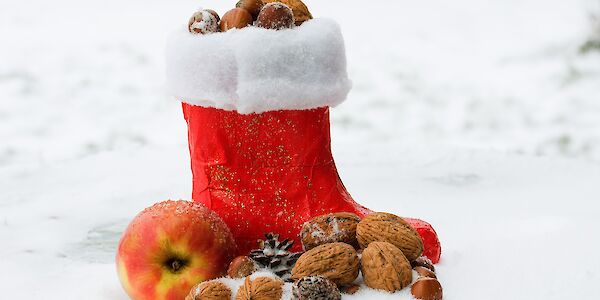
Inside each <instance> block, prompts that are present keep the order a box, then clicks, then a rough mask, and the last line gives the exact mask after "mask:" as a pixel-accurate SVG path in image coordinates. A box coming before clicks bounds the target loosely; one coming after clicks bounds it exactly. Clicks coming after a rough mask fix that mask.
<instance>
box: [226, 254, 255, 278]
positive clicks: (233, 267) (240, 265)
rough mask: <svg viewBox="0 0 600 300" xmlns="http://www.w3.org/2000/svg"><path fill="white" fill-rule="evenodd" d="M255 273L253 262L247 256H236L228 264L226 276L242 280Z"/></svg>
mask: <svg viewBox="0 0 600 300" xmlns="http://www.w3.org/2000/svg"><path fill="white" fill-rule="evenodd" d="M254 271H256V265H255V264H254V261H253V260H252V259H250V258H249V257H248V256H238V257H236V258H234V259H233V260H232V261H231V263H230V264H229V268H228V269H227V275H229V277H231V278H244V277H246V276H248V275H250V274H252V273H254Z"/></svg>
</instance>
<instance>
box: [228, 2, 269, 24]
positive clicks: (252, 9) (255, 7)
mask: <svg viewBox="0 0 600 300" xmlns="http://www.w3.org/2000/svg"><path fill="white" fill-rule="evenodd" d="M264 5H265V4H264V3H263V2H262V1H261V0H240V1H238V3H237V4H236V5H235V7H239V8H243V9H245V10H247V11H248V12H249V13H250V14H251V15H252V19H253V20H256V18H257V17H258V14H259V13H260V10H261V9H262V8H263V6H264Z"/></svg>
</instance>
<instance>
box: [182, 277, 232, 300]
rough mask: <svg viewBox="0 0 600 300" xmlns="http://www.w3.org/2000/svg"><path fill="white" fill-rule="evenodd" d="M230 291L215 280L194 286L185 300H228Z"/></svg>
mask: <svg viewBox="0 0 600 300" xmlns="http://www.w3.org/2000/svg"><path fill="white" fill-rule="evenodd" d="M229 299H231V290H230V289H229V287H227V286H226V285H225V284H224V283H222V282H220V281H216V280H211V281H204V282H201V283H199V284H197V285H196V286H194V287H193V288H192V289H191V290H190V293H189V294H188V295H187V297H185V300H229Z"/></svg>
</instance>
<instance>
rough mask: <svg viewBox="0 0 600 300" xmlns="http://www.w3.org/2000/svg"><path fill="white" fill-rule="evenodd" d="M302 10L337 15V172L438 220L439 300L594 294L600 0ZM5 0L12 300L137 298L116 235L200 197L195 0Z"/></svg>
mask: <svg viewBox="0 0 600 300" xmlns="http://www.w3.org/2000/svg"><path fill="white" fill-rule="evenodd" d="M233 2H235V1H232V2H231V3H228V1H215V0H206V1H204V2H203V3H202V6H204V7H206V8H209V7H210V8H214V9H216V10H218V11H219V12H221V14H222V13H223V12H225V11H226V10H227V9H229V8H230V7H232V6H233V5H234V3H233ZM306 2H307V5H308V6H309V7H310V9H311V11H312V12H313V15H315V16H318V17H328V18H331V19H333V20H335V21H336V22H338V23H339V24H340V28H341V30H342V33H343V36H344V39H345V43H346V51H347V59H348V65H347V66H348V74H349V77H350V78H351V79H352V80H353V83H354V87H353V89H352V91H351V92H350V94H349V95H348V100H347V101H346V102H344V103H343V104H342V105H339V106H338V107H337V108H335V109H333V110H332V121H333V127H332V138H333V143H334V144H333V151H334V157H335V158H336V161H337V164H338V168H339V170H340V175H341V178H342V179H343V182H344V184H345V186H346V187H347V188H348V190H349V191H350V193H351V194H352V195H353V196H354V198H355V199H356V200H357V201H359V202H361V203H363V204H365V205H367V206H369V207H370V208H373V209H376V210H382V211H390V212H393V213H396V214H398V215H401V216H412V217H420V218H423V219H425V220H427V221H429V222H431V223H432V224H433V225H434V226H435V228H436V230H437V231H438V233H439V235H440V238H441V241H442V246H443V254H442V260H441V262H440V263H439V264H438V265H436V270H437V274H438V277H439V279H440V281H441V283H442V285H443V287H444V296H445V297H444V299H447V300H451V299H461V300H462V299H481V298H482V297H484V298H485V299H491V300H494V299H548V300H553V299H557V300H558V299H595V298H597V288H596V287H597V286H598V284H599V283H600V279H599V278H600V273H599V270H600V259H599V258H598V255H597V253H598V252H600V238H598V235H597V230H598V228H600V220H599V219H598V217H597V216H598V215H599V214H600V204H598V198H599V196H600V184H598V183H599V182H600V164H599V161H600V138H599V136H598V132H600V106H599V105H600V102H599V101H598V99H599V95H600V52H589V53H587V54H581V53H580V52H579V47H580V46H581V45H582V44H583V43H585V41H586V40H587V39H588V38H589V37H590V36H591V35H592V32H591V30H592V27H591V24H590V23H591V22H588V20H589V19H588V14H591V13H593V11H591V10H590V9H591V8H590V7H591V6H592V7H593V9H596V11H600V10H598V8H597V7H598V6H597V5H596V6H593V5H590V3H591V0H590V1H583V0H544V1H542V0H519V1H517V0H507V1H494V2H490V1H475V0H456V1H452V2H448V1H435V0H428V1H421V2H414V1H413V2H409V1H392V0H374V1H369V2H368V3H366V2H358V1H347V0H346V1H344V0H329V1H316V0H308V1H306ZM596 2H597V1H596ZM3 4H5V5H3V7H2V9H1V10H0V41H1V42H0V43H1V47H0V240H1V241H3V245H2V247H0V267H1V268H2V270H3V271H2V272H1V273H0V289H1V290H2V295H3V298H10V299H25V298H41V297H43V298H44V299H91V300H94V299H111V300H119V299H127V297H126V295H125V294H124V292H123V291H122V289H121V287H120V285H119V282H118V279H117V276H116V271H115V267H114V250H115V248H116V244H117V242H118V239H119V236H120V233H121V232H122V231H123V230H124V228H125V227H126V226H127V223H128V222H129V220H131V219H132V218H133V217H134V216H135V215H136V214H137V213H138V212H139V211H141V210H142V209H143V208H145V207H148V206H150V205H152V204H153V203H155V202H158V201H161V200H164V199H169V198H171V199H179V198H184V199H185V198H189V196H190V192H191V174H190V170H189V161H188V159H189V157H188V152H187V151H188V150H187V142H186V129H185V122H184V121H183V118H182V116H181V108H180V107H179V105H178V104H177V103H176V102H175V101H172V99H170V97H169V96H168V93H167V92H166V90H165V86H164V82H165V77H164V73H165V65H164V56H165V51H164V46H165V41H166V40H167V36H168V34H169V32H170V29H171V28H173V26H176V23H178V24H185V22H186V21H187V20H188V18H189V16H190V15H191V14H192V13H193V12H194V10H195V9H196V7H197V6H198V3H197V1H191V0H184V1H178V2H176V3H167V2H159V1H140V0H131V1H116V0H107V1H102V2H87V1H73V0H57V1H52V2H48V1H40V0H31V1H27V2H23V1H16V0H7V1H4V2H3ZM365 6H368V9H365ZM33 7H35V10H33V9H32V8H33ZM359 18H360V19H359ZM40 24H44V25H43V26H40ZM390 297H391V296H390V295H389V294H385V293H379V292H376V291H372V290H369V289H367V288H364V287H363V288H361V291H360V292H359V294H357V295H355V296H347V297H345V299H365V298H369V299H389V298H390ZM394 298H397V299H410V297H409V296H408V295H407V290H404V291H403V292H402V293H401V294H400V295H397V297H396V295H395V296H394Z"/></svg>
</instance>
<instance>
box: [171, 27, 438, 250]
mask: <svg viewBox="0 0 600 300" xmlns="http://www.w3.org/2000/svg"><path fill="white" fill-rule="evenodd" d="M219 35H221V36H219ZM172 44H174V45H173V47H169V49H168V52H169V64H168V69H167V72H168V74H167V75H168V76H167V78H168V81H169V86H170V88H171V90H172V91H173V93H174V94H175V95H176V96H177V97H178V98H180V99H182V100H183V101H184V104H183V112H184V116H185V119H186V121H187V124H188V137H189V147H190V155H191V166H192V173H193V192H192V194H193V195H192V197H193V199H194V201H197V202H201V203H203V204H204V205H206V206H207V207H209V208H211V209H213V210H214V211H215V212H217V213H218V214H219V215H220V216H221V217H222V218H223V220H224V221H225V222H226V223H227V224H228V225H229V227H230V229H231V231H232V233H233V235H234V237H235V238H236V241H237V243H238V247H239V250H240V252H239V253H240V254H244V255H246V254H248V252H249V250H251V249H253V248H256V245H257V244H256V241H257V240H258V239H261V238H262V237H263V235H264V233H267V232H274V233H278V234H281V236H282V237H285V238H290V239H293V240H294V241H295V246H294V247H295V250H299V249H300V247H301V243H300V241H299V237H298V234H299V231H300V228H301V227H302V224H303V223H304V222H306V221H308V220H310V219H311V218H313V217H316V216H319V215H323V214H326V213H330V212H342V211H343V212H352V213H355V214H357V215H359V216H360V217H362V216H364V215H365V214H368V213H369V210H368V209H366V208H364V207H363V206H361V205H359V204H357V203H356V202H354V200H353V199H352V197H351V196H350V194H349V193H348V192H347V191H346V188H345V187H344V185H343V183H342V182H341V180H340V178H339V176H338V173H337V170H336V167H335V163H334V160H333V158H332V155H331V147H330V131H329V126H330V125H329V106H333V105H336V104H338V103H340V102H342V101H343V100H344V99H345V97H346V95H347V93H348V91H349V90H350V86H351V84H350V81H349V80H348V78H347V74H346V61H345V50H344V44H343V39H342V37H341V33H340V30H339V28H338V26H337V24H335V23H334V22H332V21H328V20H313V21H311V22H308V23H305V24H304V25H302V26H300V27H297V28H295V29H293V30H285V31H272V30H239V31H234V32H226V33H220V34H214V35H212V36H211V37H210V38H206V37H204V36H191V35H188V34H185V33H181V34H179V35H176V36H175V37H174V38H173V40H172ZM256 45H269V47H268V49H269V50H268V51H266V50H264V49H255V48H257V47H256ZM211 53H218V55H211ZM182 57H183V58H185V59H184V60H182V61H180V60H181V58H182ZM206 59H209V61H206ZM209 99H210V100H209ZM407 221H409V222H410V223H411V224H412V225H413V226H414V227H415V228H416V229H417V231H418V232H419V234H420V235H421V236H422V238H423V241H424V245H425V254H426V255H427V256H428V257H429V258H430V259H432V260H433V261H437V260H438V259H439V253H440V251H439V249H440V247H439V241H438V239H437V235H436V234H435V231H433V228H432V227H431V226H430V225H429V224H427V223H425V222H423V221H420V220H415V219H407Z"/></svg>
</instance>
